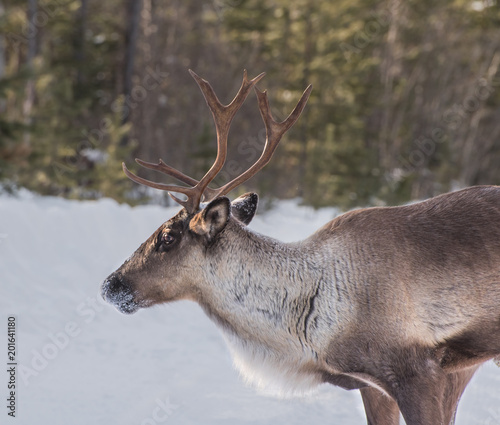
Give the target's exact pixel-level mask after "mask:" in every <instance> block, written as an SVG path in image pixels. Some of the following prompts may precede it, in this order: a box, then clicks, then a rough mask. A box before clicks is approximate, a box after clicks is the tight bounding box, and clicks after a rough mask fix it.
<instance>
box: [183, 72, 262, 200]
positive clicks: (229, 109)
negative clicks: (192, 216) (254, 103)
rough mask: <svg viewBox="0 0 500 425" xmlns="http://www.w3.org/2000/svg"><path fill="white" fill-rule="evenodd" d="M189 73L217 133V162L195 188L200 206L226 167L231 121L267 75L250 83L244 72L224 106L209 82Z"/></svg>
mask: <svg viewBox="0 0 500 425" xmlns="http://www.w3.org/2000/svg"><path fill="white" fill-rule="evenodd" d="M189 73H190V74H191V76H192V77H193V78H194V79H195V81H196V82H197V84H198V86H199V87H200V89H201V91H202V93H203V96H204V97H205V101H206V102H207V105H208V107H209V108H210V111H211V112H212V116H213V118H214V122H215V130H216V133H217V157H216V159H215V162H214V164H213V165H212V167H211V168H210V170H208V171H207V173H206V174H205V175H204V176H203V178H202V179H201V180H200V181H199V183H198V184H197V185H196V186H195V187H194V189H195V191H194V196H196V199H195V201H196V202H195V204H196V203H197V204H198V205H199V202H200V200H201V198H202V196H203V193H204V192H205V189H207V186H208V185H209V184H210V182H211V181H212V180H213V179H214V178H215V177H216V176H217V174H218V173H219V172H220V170H221V169H222V167H223V166H224V163H225V162H226V157H227V139H228V135H229V128H230V126H231V121H232V120H233V118H234V116H235V114H236V112H237V111H238V110H239V109H240V108H241V105H242V104H243V102H244V101H245V99H246V98H247V96H248V93H249V92H250V90H251V88H252V87H253V86H255V84H257V82H258V81H260V80H261V79H262V78H263V77H264V75H265V73H264V72H263V73H262V74H259V75H257V77H255V78H253V79H252V80H250V81H248V78H247V71H246V70H245V71H244V72H243V81H242V83H241V87H240V90H239V91H238V93H237V94H236V96H235V98H234V99H233V101H232V102H231V103H230V104H229V105H223V104H222V103H221V102H220V101H219V99H218V98H217V95H216V94H215V92H214V90H213V88H212V86H211V85H210V84H209V83H208V81H206V80H204V79H203V78H201V77H199V76H198V75H197V74H196V73H195V72H193V71H192V70H189ZM207 195H208V193H205V198H206V197H207ZM210 195H211V196H212V197H215V196H214V193H213V192H212V193H211V194H210Z"/></svg>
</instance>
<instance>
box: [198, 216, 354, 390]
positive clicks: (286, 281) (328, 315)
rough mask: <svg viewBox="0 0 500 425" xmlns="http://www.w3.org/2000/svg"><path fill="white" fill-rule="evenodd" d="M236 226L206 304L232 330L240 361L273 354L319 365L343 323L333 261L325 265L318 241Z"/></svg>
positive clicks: (225, 241) (226, 238)
mask: <svg viewBox="0 0 500 425" xmlns="http://www.w3.org/2000/svg"><path fill="white" fill-rule="evenodd" d="M228 226H229V228H228V229H227V234H225V235H222V239H221V240H220V241H219V243H220V244H221V247H220V254H221V255H222V253H224V254H223V255H224V258H223V259H222V261H217V262H216V261H214V262H213V264H214V266H213V269H211V270H208V271H207V276H206V279H207V288H209V289H208V290H205V291H204V294H203V296H202V299H201V300H199V301H200V304H201V305H202V307H203V308H204V309H205V311H206V312H207V314H208V315H209V316H210V317H211V318H212V319H214V321H215V322H216V323H217V324H218V325H219V326H220V327H222V329H223V330H224V333H225V335H226V338H227V340H228V342H229V345H230V346H231V347H232V348H233V354H235V357H237V358H236V359H235V363H236V364H237V365H238V361H239V360H238V358H241V357H245V360H243V363H252V361H253V362H257V359H259V360H258V361H260V362H265V361H266V360H265V359H266V358H269V357H272V358H274V359H276V360H277V361H279V362H281V363H283V364H285V363H286V359H287V358H289V359H290V363H291V364H292V363H293V362H295V363H293V364H295V365H297V359H301V362H302V363H303V366H304V368H309V367H311V365H312V364H313V363H314V362H317V361H318V357H319V358H321V356H322V353H324V352H325V350H326V346H325V345H324V344H325V343H327V342H328V341H329V340H330V339H331V337H334V335H335V333H336V329H340V328H341V317H339V312H341V311H342V308H341V304H342V303H341V302H340V297H339V296H338V294H337V290H338V288H339V286H338V284H336V283H335V272H334V267H333V265H332V268H329V267H325V264H324V261H321V260H322V257H323V255H324V252H318V251H316V250H315V246H316V245H317V244H315V243H314V239H308V240H306V241H303V242H300V243H293V244H285V243H282V242H279V241H277V240H275V239H272V238H269V237H266V236H262V235H259V234H256V233H253V232H251V231H249V230H247V229H246V228H243V227H241V226H239V225H237V223H232V222H230V224H229V225H228ZM225 232H226V231H225ZM222 245H224V246H222ZM323 249H324V248H323ZM215 255H217V254H215ZM215 264H219V265H218V266H215ZM220 264H223V265H222V266H220ZM336 300H337V301H338V302H339V306H338V307H337V308H335V307H334V308H332V303H334V302H336ZM345 301H347V300H345V297H344V302H345ZM326 303H328V304H329V305H326ZM325 334H326V335H325ZM242 352H244V353H243V354H242ZM240 360H241V359H240ZM306 363H307V364H306ZM245 367H246V366H244V367H240V369H245ZM295 367H296V366H295ZM287 373H288V372H287ZM244 374H247V373H246V372H244ZM247 377H248V376H247ZM249 379H250V380H253V379H252V378H249Z"/></svg>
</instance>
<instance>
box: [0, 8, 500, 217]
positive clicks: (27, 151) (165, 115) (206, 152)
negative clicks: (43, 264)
mask: <svg viewBox="0 0 500 425" xmlns="http://www.w3.org/2000/svg"><path fill="white" fill-rule="evenodd" d="M31 1H32V2H33V1H34V0H31ZM135 1H136V0H123V1H122V0H110V1H108V2H93V1H88V0H68V1H62V0H45V1H44V2H43V3H41V2H35V3H37V4H38V15H36V19H35V24H33V23H32V24H31V25H28V16H29V13H28V2H27V1H26V2H25V1H20V0H0V179H1V180H2V181H3V182H4V184H8V185H10V186H12V185H17V186H25V187H28V188H29V189H32V190H35V191H38V192H40V193H44V194H52V195H62V196H67V197H78V198H96V197H100V196H111V197H114V198H116V199H120V200H128V201H133V202H136V201H137V200H140V199H143V198H144V194H145V193H146V192H145V191H144V190H142V189H141V188H138V187H137V185H134V184H132V183H131V182H129V181H127V179H126V178H125V177H124V175H123V173H122V170H121V162H122V161H126V162H127V164H129V165H130V166H131V168H133V169H135V170H137V168H134V164H133V158H134V157H135V156H138V157H141V158H143V159H145V160H148V161H157V160H158V158H160V157H161V158H163V159H164V160H165V161H166V162H167V163H169V164H171V165H172V166H174V167H175V168H178V169H180V170H182V171H184V172H185V173H187V174H190V175H192V176H193V177H195V178H200V177H201V176H202V175H203V174H204V173H205V172H206V171H207V169H208V168H209V167H210V165H211V163H212V161H213V159H214V158H215V155H216V151H215V146H216V145H215V131H214V128H213V124H212V122H211V116H210V112H209V111H208V109H207V107H206V105H205V102H204V101H203V98H202V96H201V95H200V93H199V90H198V87H197V86H196V84H195V83H194V82H193V81H192V80H191V79H190V77H189V74H188V73H187V69H188V68H192V69H194V70H195V71H196V72H197V73H198V74H199V75H201V76H203V77H204V78H206V79H208V80H209V81H210V82H211V83H212V85H213V87H214V89H215V91H216V92H217V93H218V94H219V95H220V98H221V100H222V101H223V102H229V101H230V100H231V97H232V96H234V94H235V93H236V91H237V89H238V86H239V83H240V78H241V74H242V70H243V69H245V68H246V69H248V72H249V75H250V77H253V76H255V75H257V74H258V73H260V72H262V71H265V72H266V73H267V76H266V78H265V79H264V80H263V81H262V82H261V83H260V84H259V86H260V87H261V88H266V89H268V91H269V97H270V101H271V106H272V111H273V114H274V115H275V117H276V118H279V119H284V118H285V116H286V115H287V114H288V113H289V112H290V111H291V109H292V108H293V106H294V105H295V102H296V101H297V100H298V98H299V97H300V95H301V93H302V91H303V90H304V89H305V87H306V86H307V84H309V83H312V84H313V86H314V90H313V93H312V95H311V98H310V101H309V104H308V106H307V107H306V109H305V111H304V113H303V115H302V117H301V118H300V120H299V121H298V123H297V124H296V125H295V126H294V128H292V129H291V131H290V132H289V133H288V134H287V135H286V136H285V138H284V140H283V141H282V143H281V144H282V145H281V146H280V147H279V149H278V151H277V154H276V156H275V158H273V161H272V162H271V164H270V165H269V166H268V167H266V168H265V169H264V170H263V171H262V172H261V173H260V174H259V175H257V176H256V177H255V178H253V179H252V180H251V181H249V182H247V183H246V184H245V185H244V187H242V188H239V189H238V190H237V191H235V195H236V194H237V193H241V192H243V191H248V190H256V189H257V190H259V191H260V193H261V195H263V196H264V197H265V196H268V197H278V198H286V197H297V196H299V197H301V198H302V199H303V201H304V202H305V203H308V204H311V205H314V206H318V207H319V206H324V205H337V206H341V207H344V208H349V207H353V206H364V205H378V204H384V203H390V204H393V203H401V202H405V201H407V200H410V199H414V198H423V197H428V196H432V195H434V194H436V193H439V192H443V191H447V190H449V189H451V188H453V187H458V186H467V185H472V184H486V183H490V184H499V183H500V169H499V168H498V163H499V161H500V126H499V124H498V123H499V122H500V107H499V106H500V72H499V67H500V6H499V5H498V4H497V3H498V2H490V1H486V0H485V1H473V2H471V1H465V0H443V1H438V2H435V1H430V0H424V1H421V0H420V1H416V0H410V1H403V0H390V1H389V0H388V1H384V2H375V1H373V0H358V1H352V0H339V1H336V2H329V1H316V0H297V1H294V2H289V1H286V0H275V1H274V2H268V1H263V0H216V1H214V2H211V3H210V2H209V3H204V4H203V5H201V3H200V2H198V1H195V0H188V1H184V2H178V1H177V2H172V1H165V2H152V1H148V0H142V1H140V2H138V3H136V2H135ZM134 2H135V3H134ZM132 3H134V4H135V5H136V6H138V7H140V9H141V13H140V19H139V20H138V21H137V20H136V21H134V22H135V25H138V28H139V29H138V34H137V40H136V45H135V49H134V50H128V49H129V48H130V46H129V44H130V43H128V42H127V40H130V34H129V33H127V31H130V28H132V26H131V24H132V18H133V17H132V16H130V12H128V11H129V10H133V9H130V5H131V4H132ZM2 6H3V8H4V13H3V14H2ZM30 40H35V43H31V44H30V43H29V41H30ZM29 46H31V50H30V48H29ZM30 52H31V53H30ZM30 54H31V55H32V56H33V57H32V58H31V59H30ZM126 64H128V66H130V65H132V66H133V76H132V79H131V80H130V81H128V80H127V78H129V77H127V76H126V75H125V72H124V70H125V65H126ZM127 81H128V82H127ZM130 85H131V86H130ZM125 86H127V87H125ZM30 93H31V94H32V96H31V97H30ZM30 99H31V102H27V100H30ZM263 144H264V133H263V125H262V122H261V119H260V116H259V113H258V110H257V106H256V100H255V96H254V95H250V96H249V99H248V101H247V102H246V103H245V105H244V106H243V108H242V110H241V111H240V113H239V114H238V115H237V116H236V118H235V121H234V123H233V126H232V131H231V137H230V146H229V157H228V161H227V163H226V167H225V169H224V170H223V172H222V173H221V175H220V176H219V177H218V178H217V179H216V181H215V182H214V184H217V185H221V184H224V183H225V182H226V181H227V180H229V179H231V178H234V177H235V175H236V174H238V173H240V172H242V171H244V170H245V169H246V168H248V167H249V166H250V165H251V164H252V162H253V161H255V160H256V159H257V158H258V156H259V155H260V152H261V149H262V147H263ZM138 172H139V173H140V174H141V175H142V176H145V177H148V178H154V179H158V180H159V181H160V180H162V179H163V178H165V177H163V176H161V175H158V173H154V172H149V171H146V170H140V171H138ZM165 179H166V178H165Z"/></svg>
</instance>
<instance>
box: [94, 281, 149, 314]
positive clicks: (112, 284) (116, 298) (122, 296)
mask: <svg viewBox="0 0 500 425" xmlns="http://www.w3.org/2000/svg"><path fill="white" fill-rule="evenodd" d="M101 296H102V298H103V299H104V300H105V301H107V302H108V303H110V304H112V305H114V306H115V307H116V309H117V310H118V311H119V312H120V313H123V314H132V313H135V312H136V311H137V310H139V308H140V305H139V303H138V302H137V301H135V300H134V293H133V292H132V290H131V289H130V288H129V287H128V286H126V285H124V284H123V282H122V281H121V279H120V277H119V276H116V275H114V274H113V275H111V276H109V277H108V278H107V279H106V280H105V281H104V282H103V284H102V286H101Z"/></svg>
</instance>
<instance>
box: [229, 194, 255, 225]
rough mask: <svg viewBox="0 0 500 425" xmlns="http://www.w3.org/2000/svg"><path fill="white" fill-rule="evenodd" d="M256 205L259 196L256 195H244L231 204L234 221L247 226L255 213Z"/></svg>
mask: <svg viewBox="0 0 500 425" xmlns="http://www.w3.org/2000/svg"><path fill="white" fill-rule="evenodd" d="M258 204H259V196H258V195H257V194H256V193H245V194H244V195H241V196H240V197H239V198H236V199H235V200H234V201H233V202H231V212H232V214H233V216H234V217H235V218H236V219H238V220H239V221H241V222H242V223H243V224H245V225H248V224H250V222H251V221H252V218H253V216H254V215H255V211H257V205H258Z"/></svg>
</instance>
